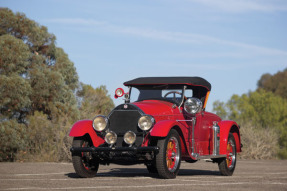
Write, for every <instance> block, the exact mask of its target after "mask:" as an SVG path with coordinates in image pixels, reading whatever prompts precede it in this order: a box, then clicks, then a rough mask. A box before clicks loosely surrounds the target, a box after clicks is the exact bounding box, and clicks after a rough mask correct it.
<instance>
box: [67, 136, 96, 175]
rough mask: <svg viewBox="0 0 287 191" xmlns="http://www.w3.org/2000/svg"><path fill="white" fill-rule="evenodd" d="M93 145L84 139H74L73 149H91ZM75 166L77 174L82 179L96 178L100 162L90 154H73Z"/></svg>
mask: <svg viewBox="0 0 287 191" xmlns="http://www.w3.org/2000/svg"><path fill="white" fill-rule="evenodd" d="M90 146H91V143H90V142H89V141H88V140H86V139H84V138H74V140H73V147H90ZM72 161H73V166H74V169H75V171H76V173H77V174H78V175H79V176H80V177H82V178H91V177H95V176H96V174H97V172H98V169H99V162H98V161H97V160H96V159H95V158H94V157H93V156H92V154H91V153H89V152H80V153H73V156H72Z"/></svg>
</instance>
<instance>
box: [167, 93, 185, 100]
mask: <svg viewBox="0 0 287 191" xmlns="http://www.w3.org/2000/svg"><path fill="white" fill-rule="evenodd" d="M169 94H173V100H174V101H176V97H175V94H178V95H182V93H180V92H177V91H170V92H167V93H166V94H165V95H164V96H163V97H164V98H166V97H167V96H168V95H169ZM184 99H185V100H186V99H187V98H186V97H185V96H184Z"/></svg>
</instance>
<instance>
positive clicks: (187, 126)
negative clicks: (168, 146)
mask: <svg viewBox="0 0 287 191" xmlns="http://www.w3.org/2000/svg"><path fill="white" fill-rule="evenodd" d="M133 104H134V105H136V106H138V107H139V108H140V109H141V110H142V111H144V113H146V114H149V115H152V116H153V117H154V118H155V120H156V123H155V125H154V127H153V128H152V130H151V131H150V134H149V135H150V136H151V137H166V136H167V135H168V133H169V132H170V130H171V129H172V128H176V129H177V131H179V134H180V136H181V141H182V143H184V146H185V149H183V151H184V153H182V154H183V156H190V157H191V158H192V156H191V141H192V140H191V136H192V133H191V132H189V131H192V122H191V121H188V120H191V119H192V116H191V115H190V114H188V113H186V112H185V111H184V109H183V108H182V107H181V108H178V107H174V106H173V105H174V104H172V103H170V102H166V101H158V100H148V101H141V102H136V103H133ZM195 117H196V124H195V129H194V138H195V150H196V152H197V153H198V154H199V155H200V156H204V155H211V154H212V149H210V148H212V147H213V145H212V136H213V132H212V126H213V122H215V121H216V122H218V125H219V127H220V154H221V155H225V154H226V145H227V139H228V135H229V133H230V132H231V133H232V134H233V135H234V138H235V141H236V150H237V152H241V147H240V145H241V140H240V134H239V127H238V125H237V124H236V123H235V122H234V121H222V120H221V119H220V117H218V116H217V115H215V114H213V113H210V112H201V113H199V114H196V116H195ZM84 135H89V136H90V138H91V140H92V142H93V144H94V146H95V147H97V146H99V145H101V144H103V143H104V142H105V141H104V139H103V138H101V137H99V136H97V134H96V133H95V130H94V129H93V126H92V121H91V120H82V121H78V122H77V123H75V124H74V125H73V127H72V129H71V132H70V136H72V137H81V136H84ZM145 142H148V140H146V141H145ZM143 146H148V145H145V144H143Z"/></svg>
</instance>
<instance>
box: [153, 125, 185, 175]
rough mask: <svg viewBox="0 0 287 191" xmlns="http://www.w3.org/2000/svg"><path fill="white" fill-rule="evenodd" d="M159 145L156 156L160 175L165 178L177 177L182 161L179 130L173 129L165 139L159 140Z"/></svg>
mask: <svg viewBox="0 0 287 191" xmlns="http://www.w3.org/2000/svg"><path fill="white" fill-rule="evenodd" d="M157 146H158V147H159V148H160V150H159V153H158V154H157V156H156V169H157V171H158V175H159V176H160V177H161V178H165V179H172V178H175V177H176V175H177V174H178V171H179V167H180V162H181V145H180V138H179V135H178V133H177V131H176V130H174V129H172V130H171V131H170V132H169V134H168V136H167V137H166V138H165V139H160V140H158V143H157Z"/></svg>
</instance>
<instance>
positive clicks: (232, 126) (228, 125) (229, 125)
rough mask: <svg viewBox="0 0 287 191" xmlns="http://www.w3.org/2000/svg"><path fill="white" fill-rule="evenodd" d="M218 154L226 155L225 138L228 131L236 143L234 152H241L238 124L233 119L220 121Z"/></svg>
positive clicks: (226, 138)
mask: <svg viewBox="0 0 287 191" xmlns="http://www.w3.org/2000/svg"><path fill="white" fill-rule="evenodd" d="M218 126H219V127H220V154H221V155H226V148H227V140H228V136H229V133H232V134H233V136H234V139H235V143H236V152H241V139H240V131H239V126H238V125H237V123H236V122H234V121H220V122H219V123H218Z"/></svg>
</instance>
